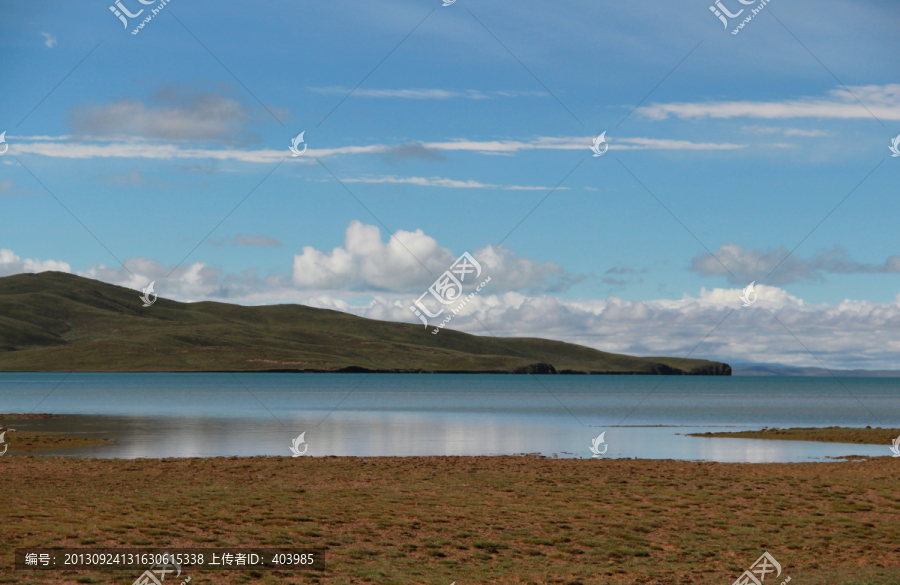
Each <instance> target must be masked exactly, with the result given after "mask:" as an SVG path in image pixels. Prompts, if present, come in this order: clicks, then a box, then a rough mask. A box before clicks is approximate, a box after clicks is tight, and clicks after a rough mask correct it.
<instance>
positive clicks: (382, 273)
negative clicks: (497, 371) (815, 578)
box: [0, 221, 900, 369]
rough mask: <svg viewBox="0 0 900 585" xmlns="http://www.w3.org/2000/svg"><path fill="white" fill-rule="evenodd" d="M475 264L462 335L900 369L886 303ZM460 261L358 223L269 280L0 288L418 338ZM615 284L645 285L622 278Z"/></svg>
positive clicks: (755, 261)
mask: <svg viewBox="0 0 900 585" xmlns="http://www.w3.org/2000/svg"><path fill="white" fill-rule="evenodd" d="M209 243H210V244H211V245H213V246H222V245H228V244H230V245H245V246H259V245H266V246H271V245H275V244H277V243H278V242H277V241H276V240H274V239H272V238H270V237H269V236H265V235H256V236H252V237H251V236H241V235H237V236H233V237H228V238H222V239H220V240H217V241H212V240H211V241H209ZM785 253H786V251H785V250H784V248H783V247H782V248H779V249H775V250H769V251H766V252H763V251H760V250H752V249H745V248H744V247H743V246H740V245H737V244H733V243H731V244H723V245H722V246H721V247H720V248H719V250H718V251H717V252H716V254H717V255H719V257H720V258H721V259H723V260H724V261H725V263H726V265H728V266H730V267H731V269H732V270H737V271H738V273H740V274H743V273H744V272H746V273H747V274H751V273H753V271H754V270H756V269H760V268H768V267H769V266H771V265H773V264H774V263H775V262H777V261H778V260H780V259H781V257H782V256H783V255H784V254H785ZM472 255H473V256H474V257H475V259H476V260H477V261H478V262H479V263H480V264H481V266H482V277H481V278H484V277H486V276H491V282H490V284H489V285H488V286H487V287H486V288H485V289H484V290H483V291H482V292H481V294H480V295H479V296H478V297H476V298H475V299H474V300H473V301H471V302H470V303H469V304H468V305H466V308H465V309H464V311H463V312H462V313H461V314H460V316H459V317H457V318H456V319H454V320H453V321H452V327H451V328H453V329H457V330H460V331H464V332H467V333H472V334H476V335H496V336H498V337H542V338H548V339H555V340H560V341H566V342H571V343H577V344H580V345H585V346H588V347H593V348H596V349H599V350H602V351H608V352H612V353H623V354H628V355H639V356H674V357H686V356H688V355H690V356H691V357H692V358H704V359H712V360H719V361H725V362H732V363H733V362H739V363H781V364H785V365H795V366H813V367H821V366H822V365H823V364H824V365H825V367H828V368H835V369H852V368H863V369H900V358H898V357H897V356H898V355H900V342H898V341H897V339H896V336H895V335H894V333H893V332H895V331H897V330H898V329H900V294H898V295H897V297H896V298H895V299H894V301H893V302H889V303H878V302H871V301H866V300H851V299H846V300H843V301H841V302H838V303H821V304H811V303H808V302H806V301H804V300H803V299H802V298H799V297H797V296H795V295H792V294H790V293H789V292H787V291H786V290H784V289H782V288H780V287H778V286H775V285H767V284H762V283H759V284H757V285H756V287H755V292H756V293H757V295H758V300H757V302H756V303H754V304H753V305H752V306H751V307H742V302H741V300H740V295H741V289H742V288H743V286H745V285H746V284H747V283H743V282H739V283H738V284H739V285H740V286H738V287H736V288H711V289H708V288H706V287H702V288H700V290H699V291H698V292H697V293H696V294H693V295H691V294H683V295H682V297H681V298H680V299H677V300H672V299H657V300H646V301H632V300H626V299H623V298H620V297H618V296H607V297H606V298H605V299H584V298H577V299H566V298H561V297H560V296H557V294H558V293H559V292H563V291H565V290H566V289H567V288H568V287H569V286H570V285H571V284H572V283H574V282H581V281H583V280H585V279H586V278H588V277H586V276H584V275H576V274H569V273H567V272H566V271H565V269H564V268H563V267H562V266H560V265H558V264H555V263H552V262H536V261H534V260H531V259H529V258H526V257H523V256H519V255H517V254H515V253H514V252H513V251H512V250H510V249H508V248H506V247H495V246H492V245H488V246H485V247H483V248H479V249H476V250H473V251H472ZM457 256H458V254H456V253H454V252H452V251H451V250H449V249H447V248H444V247H441V246H440V245H439V244H438V242H437V241H436V240H435V239H434V238H432V237H430V236H428V235H427V234H425V233H424V232H423V230H421V229H418V230H414V231H403V230H398V231H397V232H396V233H395V235H393V236H390V237H389V238H388V240H387V241H386V242H385V241H384V240H383V238H382V235H381V232H380V231H379V229H378V228H377V227H376V226H373V225H366V224H364V223H362V222H360V221H352V222H351V223H350V224H349V225H348V226H347V228H346V232H345V238H344V244H343V245H342V246H339V247H336V248H334V249H332V250H317V249H315V248H314V247H312V246H304V247H303V249H302V250H301V251H300V252H299V253H295V254H294V256H293V263H292V265H291V266H290V269H289V270H288V271H286V272H285V273H284V274H277V273H276V274H269V275H266V276H261V275H258V274H257V271H256V269H253V268H250V269H247V270H244V271H241V272H227V271H225V270H223V269H221V268H218V267H214V266H210V265H207V264H206V263H204V262H199V261H198V262H193V263H190V264H187V265H184V266H181V267H178V269H177V270H175V272H174V273H173V274H172V276H171V277H170V278H166V275H167V274H168V273H169V272H170V271H172V269H174V268H176V267H175V266H164V265H162V264H161V263H159V262H158V261H156V260H153V259H149V258H128V259H126V260H125V261H124V264H125V267H127V270H126V269H125V268H123V267H121V266H120V267H109V266H106V265H104V264H98V265H95V266H91V267H89V268H87V269H85V270H73V269H72V267H71V266H70V264H69V263H67V262H64V261H62V260H56V259H45V260H40V259H28V258H26V259H22V258H20V257H19V256H18V255H16V254H15V253H14V252H13V251H12V250H8V249H2V250H0V276H9V275H12V274H19V273H24V272H44V271H48V270H56V271H61V272H67V273H72V274H77V275H79V276H83V277H86V278H92V279H96V280H100V281H103V282H107V283H110V284H116V285H119V286H124V287H127V288H131V289H134V290H135V291H140V290H141V289H142V288H143V287H145V286H147V285H148V284H149V283H150V282H151V281H156V291H157V292H158V294H160V296H162V297H164V298H169V299H172V300H177V301H183V302H194V301H202V300H213V301H220V302H229V303H237V304H245V305H265V304H275V303H297V304H303V305H307V306H311V307H317V308H327V309H333V310H338V311H343V312H346V313H351V314H354V315H358V316H361V317H366V318H370V319H379V320H386V321H397V322H406V323H412V324H419V322H418V320H417V319H416V317H415V316H414V315H413V314H412V312H411V311H410V309H409V307H410V305H411V304H412V302H413V301H414V300H415V299H416V298H418V297H419V295H421V294H422V293H423V292H425V291H426V290H427V288H428V287H429V286H430V285H431V284H432V283H433V282H434V281H435V280H436V279H437V277H438V276H439V275H440V274H442V273H443V271H445V270H447V269H448V268H449V267H450V266H451V265H452V263H453V262H454V261H455V259H456V258H457ZM892 258H894V259H893V260H892V259H889V260H888V261H887V262H886V263H885V265H884V266H882V267H878V266H874V267H873V266H870V265H866V264H862V263H857V262H853V261H852V260H850V259H849V258H848V257H847V255H846V254H845V253H843V252H841V251H839V250H837V251H832V252H824V253H819V254H816V255H814V256H813V257H811V258H802V257H800V256H799V255H798V256H797V257H796V258H795V259H794V260H793V261H792V262H793V264H792V265H790V266H789V267H788V268H789V270H787V271H786V273H789V274H793V275H794V276H793V277H792V278H790V279H784V281H785V282H794V281H797V280H802V279H816V278H820V277H821V274H822V273H825V272H829V271H831V272H842V271H843V272H853V271H877V270H890V271H895V269H896V268H897V266H896V265H897V264H898V263H900V261H898V260H896V257H892ZM689 270H692V271H696V272H700V273H702V274H703V275H704V276H710V277H721V272H722V268H721V265H719V264H718V262H716V261H715V260H714V259H712V258H711V257H709V256H708V255H701V256H697V257H695V258H694V259H693V261H692V264H691V267H690V269H689ZM129 271H130V273H129ZM607 272H611V273H614V274H632V273H636V272H638V271H637V270H635V269H630V268H615V269H611V271H607ZM640 272H641V273H644V272H646V270H642V271H640ZM773 282H774V281H773ZM136 302H138V301H137V297H136ZM468 311H470V312H471V314H468V313H467V312H468ZM473 316H474V317H473ZM863 333H864V335H863ZM798 340H799V341H798ZM701 341H702V343H701ZM698 344H699V345H698ZM804 345H805V346H806V347H807V348H809V351H807V350H806V349H805V348H804ZM810 352H812V353H810ZM819 360H821V363H820V361H819Z"/></svg>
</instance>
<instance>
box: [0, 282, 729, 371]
mask: <svg viewBox="0 0 900 585" xmlns="http://www.w3.org/2000/svg"><path fill="white" fill-rule="evenodd" d="M139 297H140V295H139V293H138V292H137V291H134V290H131V289H128V288H124V287H120V286H117V285H111V284H107V283H104V282H101V281H97V280H91V279H88V278H84V277H81V276H76V275H72V274H68V273H62V272H42V273H39V274H32V273H26V274H17V275H13V276H7V277H3V278H0V372H14V371H16V372H57V371H69V372H298V373H301V372H303V373H320V372H332V373H342V372H344V373H346V372H367V373H382V372H393V373H508V374H511V373H535V374H538V373H540V374H620V375H624V374H628V375H658V374H663V375H726V376H727V375H731V366H729V365H728V364H725V363H721V362H713V361H709V360H699V359H680V358H672V357H633V356H626V355H620V354H613V353H608V352H602V351H599V350H595V349H591V348H588V347H584V346H580V345H575V344H571V343H565V342H561V341H553V340H547V339H539V338H514V337H504V338H496V337H482V336H477V335H471V334H468V333H462V332H458V331H452V330H447V329H445V330H443V331H442V332H441V335H432V334H431V332H430V330H425V329H424V328H423V327H421V326H419V325H414V324H407V323H395V322H388V321H377V320H374V319H366V318H364V317H357V316H354V315H350V314H348V313H342V312H340V311H333V310H331V309H317V308H313V307H307V306H304V305H265V306H256V307H246V306H242V305H232V304H228V303H220V302H213V301H202V302H197V303H181V302H178V301H172V300H168V299H163V298H158V299H157V301H156V302H155V303H154V304H153V305H152V306H151V307H146V308H145V307H142V303H141V301H140V298H139Z"/></svg>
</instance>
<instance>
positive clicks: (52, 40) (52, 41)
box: [41, 32, 59, 49]
mask: <svg viewBox="0 0 900 585" xmlns="http://www.w3.org/2000/svg"><path fill="white" fill-rule="evenodd" d="M41 35H43V37H44V45H45V46H46V47H48V48H50V49H52V48H53V47H55V46H56V45H58V44H59V43H57V42H56V37H55V36H53V35H51V34H50V33H48V32H42V33H41Z"/></svg>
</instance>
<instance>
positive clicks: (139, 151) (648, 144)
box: [10, 136, 746, 164]
mask: <svg viewBox="0 0 900 585" xmlns="http://www.w3.org/2000/svg"><path fill="white" fill-rule="evenodd" d="M592 140H593V138H592V137H589V136H582V137H542V138H536V139H533V140H531V141H519V140H497V141H493V140H492V141H473V140H466V139H459V140H453V141H448V142H420V143H415V144H416V145H417V147H416V148H419V149H420V151H419V152H420V153H426V152H430V153H432V154H435V153H443V152H452V151H460V152H475V153H478V154H491V155H496V154H507V155H509V154H514V153H517V152H522V151H529V150H585V151H587V150H588V149H589V148H590V146H591V143H592ZM398 146H399V147H400V148H401V151H402V150H403V149H407V152H409V150H408V149H409V143H404V144H403V145H387V144H370V145H365V146H340V147H336V148H313V147H310V148H309V149H308V150H307V151H306V154H305V155H304V156H303V157H299V158H296V159H291V162H300V163H307V164H311V163H310V162H309V161H310V160H313V159H315V158H316V157H319V158H322V157H328V156H338V155H355V154H380V155H387V156H391V155H392V154H396V152H397V149H398ZM13 148H15V154H16V155H18V154H39V155H43V156H49V157H56V158H148V159H165V160H168V159H210V160H235V161H241V162H251V163H266V164H269V163H277V162H279V161H281V160H282V159H284V158H285V157H286V156H288V155H289V154H290V153H289V151H288V149H287V148H284V149H279V150H275V149H259V150H247V149H232V148H227V147H223V148H193V147H188V146H184V145H182V144H174V143H154V142H147V141H145V140H143V139H137V140H128V141H116V140H114V139H107V140H105V141H95V142H88V141H84V140H82V141H69V140H62V139H60V140H59V141H52V140H47V139H42V140H39V141H34V142H31V143H29V142H19V143H17V144H15V145H14V146H11V147H10V150H12V149H13ZM609 148H610V150H710V151H716V150H737V149H742V148H746V145H744V144H732V143H727V142H722V143H714V142H690V141H687V140H671V139H659V138H610V146H609ZM441 156H443V154H441ZM419 158H422V156H419Z"/></svg>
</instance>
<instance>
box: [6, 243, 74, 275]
mask: <svg viewBox="0 0 900 585" xmlns="http://www.w3.org/2000/svg"><path fill="white" fill-rule="evenodd" d="M48 270H55V271H57V272H71V271H72V267H71V266H69V265H68V264H67V263H65V262H59V261H57V260H33V259H31V258H26V259H24V260H22V259H21V258H19V257H18V256H16V255H15V254H14V253H13V251H12V250H7V249H5V248H0V276H10V275H11V274H21V273H23V272H47V271H48Z"/></svg>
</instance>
